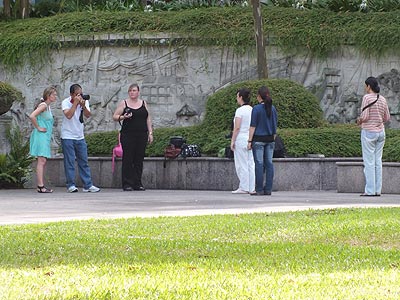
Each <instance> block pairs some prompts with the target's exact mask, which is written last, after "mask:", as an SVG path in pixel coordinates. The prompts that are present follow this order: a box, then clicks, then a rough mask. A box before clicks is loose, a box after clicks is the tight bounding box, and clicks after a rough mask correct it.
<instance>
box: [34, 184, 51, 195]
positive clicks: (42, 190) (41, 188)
mask: <svg viewBox="0 0 400 300" xmlns="http://www.w3.org/2000/svg"><path fill="white" fill-rule="evenodd" d="M37 192H38V193H52V192H53V190H52V189H48V188H47V187H45V186H44V185H42V186H37Z"/></svg>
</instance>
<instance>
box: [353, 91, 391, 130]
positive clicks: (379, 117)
mask: <svg viewBox="0 0 400 300" xmlns="http://www.w3.org/2000/svg"><path fill="white" fill-rule="evenodd" d="M376 97H377V94H375V93H371V94H366V95H365V96H364V97H363V100H362V104H361V108H363V107H366V106H367V105H368V104H369V103H371V102H374V101H375V100H376ZM360 119H361V121H362V124H361V128H362V129H365V130H368V131H374V132H380V131H382V130H383V129H384V128H385V126H384V125H383V124H384V123H385V122H387V121H389V119H390V112H389V107H388V105H387V103H386V99H385V98H384V97H383V96H381V95H379V99H378V101H377V102H376V103H374V104H373V105H372V106H370V107H368V108H367V109H365V110H364V111H363V112H362V113H361V115H360Z"/></svg>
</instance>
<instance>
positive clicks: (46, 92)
mask: <svg viewBox="0 0 400 300" xmlns="http://www.w3.org/2000/svg"><path fill="white" fill-rule="evenodd" d="M56 91H57V90H56V88H55V87H54V86H50V87H48V88H45V89H44V91H43V97H42V99H43V101H46V100H47V98H49V97H50V95H51V94H52V93H53V92H56ZM43 101H42V102H43Z"/></svg>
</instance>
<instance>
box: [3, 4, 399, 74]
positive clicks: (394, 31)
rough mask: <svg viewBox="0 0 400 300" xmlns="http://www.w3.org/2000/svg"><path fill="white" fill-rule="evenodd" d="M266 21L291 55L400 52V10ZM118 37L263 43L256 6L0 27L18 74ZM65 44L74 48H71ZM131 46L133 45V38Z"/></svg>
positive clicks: (76, 16)
mask: <svg viewBox="0 0 400 300" xmlns="http://www.w3.org/2000/svg"><path fill="white" fill-rule="evenodd" d="M263 18H264V32H265V34H266V36H267V40H268V41H269V42H270V43H273V44H276V45H279V46H280V47H281V48H282V49H283V50H284V51H286V52H289V53H295V52H299V51H309V52H311V53H312V54H313V55H315V56H318V57H325V56H327V55H328V54H329V53H331V52H332V51H335V50H337V49H338V48H340V46H342V45H346V44H352V45H354V46H355V47H356V48H358V49H360V50H361V51H362V52H363V53H364V54H365V55H372V56H379V55H382V54H384V53H385V52H387V51H390V50H393V51H394V50H395V49H400V47H399V46H400V39H398V38H397V37H398V36H400V26H398V24H400V14H399V13H398V12H396V11H394V12H384V13H383V12H378V13H362V12H351V13H335V12H331V11H327V10H323V9H321V10H319V9H313V10H295V9H290V8H282V7H267V8H264V9H263ZM110 33H115V34H128V35H132V36H136V38H135V39H136V43H138V44H139V45H142V44H144V43H151V42H152V41H151V40H148V39H146V38H145V37H144V35H145V34H153V35H157V34H160V33H167V34H169V35H170V36H171V37H172V38H170V39H169V43H174V44H179V43H180V44H185V45H198V46H231V47H234V48H235V49H237V50H240V49H242V50H245V49H247V48H248V47H253V46H254V44H255V42H254V30H253V18H252V12H251V8H248V7H247V8H242V7H212V8H204V9H196V10H183V11H171V12H152V13H144V12H104V11H92V12H77V13H68V14H60V15H56V16H52V17H47V18H40V19H26V20H16V21H2V22H0V63H1V64H3V65H4V66H7V67H10V68H13V67H14V68H15V67H18V66H21V65H22V64H24V63H26V62H29V63H32V64H37V63H44V62H46V61H47V58H48V54H49V53H50V51H51V50H54V49H60V48H61V47H71V46H73V47H76V46H88V43H89V44H90V43H91V42H90V41H89V42H88V41H85V42H84V43H80V41H79V39H80V37H82V36H93V35H102V34H110ZM137 36H139V38H137ZM182 37H183V38H182ZM395 37H396V38H395ZM64 39H68V40H69V41H70V42H63V40H64ZM128 42H133V40H129V38H128Z"/></svg>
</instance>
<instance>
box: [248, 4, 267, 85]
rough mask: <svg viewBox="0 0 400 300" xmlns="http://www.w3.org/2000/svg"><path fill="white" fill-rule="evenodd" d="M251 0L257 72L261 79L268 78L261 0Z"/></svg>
mask: <svg viewBox="0 0 400 300" xmlns="http://www.w3.org/2000/svg"><path fill="white" fill-rule="evenodd" d="M251 2H252V6H253V18H254V29H255V34H256V36H255V38H256V47H257V74H258V78H259V79H262V78H268V66H267V54H266V51H265V39H264V30H263V21H262V16H261V5H260V0H251Z"/></svg>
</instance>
